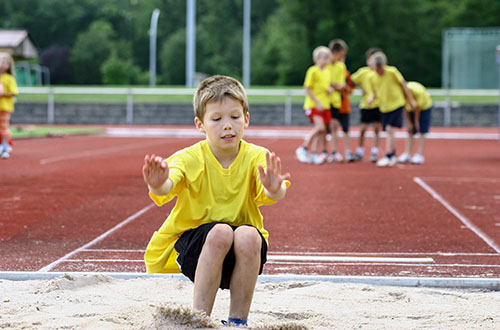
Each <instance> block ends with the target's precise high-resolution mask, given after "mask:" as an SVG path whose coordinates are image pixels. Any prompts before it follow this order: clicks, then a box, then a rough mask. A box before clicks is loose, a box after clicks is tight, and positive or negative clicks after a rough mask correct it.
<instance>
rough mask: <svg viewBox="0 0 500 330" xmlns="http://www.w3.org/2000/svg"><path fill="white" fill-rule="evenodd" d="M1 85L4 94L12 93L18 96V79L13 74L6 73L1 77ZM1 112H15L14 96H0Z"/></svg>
mask: <svg viewBox="0 0 500 330" xmlns="http://www.w3.org/2000/svg"><path fill="white" fill-rule="evenodd" d="M0 84H1V85H2V89H3V92H4V93H11V94H14V95H17V94H18V93H19V91H18V89H17V83H16V78H14V76H12V75H11V74H8V73H4V74H2V75H0ZM0 111H7V112H13V111H14V97H13V96H0Z"/></svg>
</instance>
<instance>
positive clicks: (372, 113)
mask: <svg viewBox="0 0 500 330" xmlns="http://www.w3.org/2000/svg"><path fill="white" fill-rule="evenodd" d="M381 121H382V114H381V113H380V110H379V109H378V108H374V109H361V123H364V124H371V123H380V122H381Z"/></svg>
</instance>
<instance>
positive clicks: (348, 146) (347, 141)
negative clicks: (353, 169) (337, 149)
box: [344, 132, 351, 153]
mask: <svg viewBox="0 0 500 330" xmlns="http://www.w3.org/2000/svg"><path fill="white" fill-rule="evenodd" d="M344 151H345V152H346V153H347V152H348V151H349V152H351V136H350V135H349V132H344Z"/></svg>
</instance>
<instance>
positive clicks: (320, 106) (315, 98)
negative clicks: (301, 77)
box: [305, 86, 325, 111]
mask: <svg viewBox="0 0 500 330" xmlns="http://www.w3.org/2000/svg"><path fill="white" fill-rule="evenodd" d="M305 90H306V94H307V95H308V96H309V97H310V98H311V99H312V100H313V101H314V103H316V106H317V108H316V109H318V110H319V111H323V110H325V108H324V107H323V104H321V102H320V101H319V100H318V98H317V97H316V95H314V93H313V92H312V90H311V88H309V87H307V86H306V87H305Z"/></svg>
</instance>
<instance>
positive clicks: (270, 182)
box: [259, 152, 290, 194]
mask: <svg viewBox="0 0 500 330" xmlns="http://www.w3.org/2000/svg"><path fill="white" fill-rule="evenodd" d="M259 175H260V181H261V182H262V185H263V186H264V188H266V190H267V191H268V192H270V193H271V194H277V193H279V192H280V189H281V186H282V183H283V180H287V179H289V178H290V173H285V174H281V159H280V158H279V157H278V156H276V154H275V153H274V152H272V153H269V152H268V153H266V170H264V168H263V167H262V165H259Z"/></svg>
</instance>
